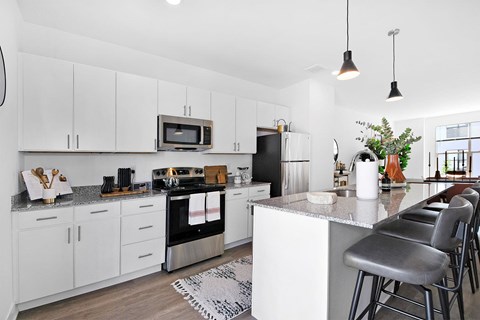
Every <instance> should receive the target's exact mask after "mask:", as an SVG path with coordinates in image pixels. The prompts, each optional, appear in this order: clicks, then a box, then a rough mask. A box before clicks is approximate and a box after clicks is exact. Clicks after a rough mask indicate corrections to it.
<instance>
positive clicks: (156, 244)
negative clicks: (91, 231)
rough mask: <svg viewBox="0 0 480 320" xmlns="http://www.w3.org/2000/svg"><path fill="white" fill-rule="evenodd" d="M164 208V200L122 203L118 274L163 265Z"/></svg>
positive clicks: (161, 198)
mask: <svg viewBox="0 0 480 320" xmlns="http://www.w3.org/2000/svg"><path fill="white" fill-rule="evenodd" d="M165 208H166V198H165V197H153V198H146V199H134V200H126V201H122V248H121V274H122V275H123V274H127V273H130V272H134V271H138V270H141V269H145V268H148V267H152V266H156V265H161V264H162V263H164V262H165V226H166V212H165Z"/></svg>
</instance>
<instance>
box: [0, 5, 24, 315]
mask: <svg viewBox="0 0 480 320" xmlns="http://www.w3.org/2000/svg"><path fill="white" fill-rule="evenodd" d="M19 18H20V15H19V11H18V7H17V2H16V1H15V0H2V1H1V2H0V30H1V32H0V46H1V47H2V51H3V55H4V58H5V65H6V74H7V96H6V100H5V103H4V105H3V106H2V107H0V150H1V156H0V159H1V160H0V163H1V165H2V172H3V177H2V183H1V184H0V319H7V318H8V317H12V316H13V313H14V300H13V287H12V285H13V284H12V229H11V213H10V203H11V198H10V197H11V196H12V195H14V194H15V193H17V192H18V172H19V170H20V166H19V163H20V160H19V155H18V152H17V47H18V36H17V30H18V23H19Z"/></svg>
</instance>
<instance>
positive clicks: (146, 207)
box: [122, 197, 166, 215]
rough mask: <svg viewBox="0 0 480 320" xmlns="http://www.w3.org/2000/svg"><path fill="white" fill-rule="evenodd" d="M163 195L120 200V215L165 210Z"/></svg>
mask: <svg viewBox="0 0 480 320" xmlns="http://www.w3.org/2000/svg"><path fill="white" fill-rule="evenodd" d="M165 207H166V202H165V197H151V198H145V199H134V200H124V201H122V215H128V214H137V213H146V212H154V211H161V210H165Z"/></svg>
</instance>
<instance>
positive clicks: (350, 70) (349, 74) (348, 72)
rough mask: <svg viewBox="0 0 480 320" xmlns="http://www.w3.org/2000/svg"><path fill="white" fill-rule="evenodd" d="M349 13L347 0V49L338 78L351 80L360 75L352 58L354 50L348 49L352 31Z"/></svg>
mask: <svg viewBox="0 0 480 320" xmlns="http://www.w3.org/2000/svg"><path fill="white" fill-rule="evenodd" d="M348 14H349V0H347V51H345V52H344V53H343V64H342V68H340V72H339V73H338V75H337V79H338V80H350V79H353V78H356V77H358V76H359V75H360V71H358V69H357V66H355V63H353V60H352V51H350V50H349V49H348V45H349V42H350V33H349V27H350V26H349V24H348Z"/></svg>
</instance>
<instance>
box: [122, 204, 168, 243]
mask: <svg viewBox="0 0 480 320" xmlns="http://www.w3.org/2000/svg"><path fill="white" fill-rule="evenodd" d="M165 223H166V222H165V211H158V212H151V213H144V214H138V215H133V216H127V217H123V218H122V245H124V244H129V243H135V242H140V241H145V240H150V239H154V238H160V237H164V236H165Z"/></svg>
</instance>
